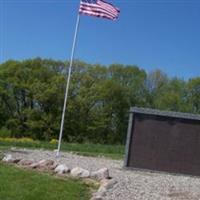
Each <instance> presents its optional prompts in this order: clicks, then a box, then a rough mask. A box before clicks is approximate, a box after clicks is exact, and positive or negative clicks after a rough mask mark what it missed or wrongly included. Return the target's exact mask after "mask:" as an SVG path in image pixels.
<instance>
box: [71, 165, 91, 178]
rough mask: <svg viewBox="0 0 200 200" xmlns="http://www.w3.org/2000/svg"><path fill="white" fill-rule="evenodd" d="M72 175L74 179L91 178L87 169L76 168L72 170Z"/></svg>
mask: <svg viewBox="0 0 200 200" xmlns="http://www.w3.org/2000/svg"><path fill="white" fill-rule="evenodd" d="M71 175H72V176H74V177H81V178H88V177H89V176H90V172H89V171H88V170H86V169H83V168H80V167H76V168H73V169H72V170H71Z"/></svg>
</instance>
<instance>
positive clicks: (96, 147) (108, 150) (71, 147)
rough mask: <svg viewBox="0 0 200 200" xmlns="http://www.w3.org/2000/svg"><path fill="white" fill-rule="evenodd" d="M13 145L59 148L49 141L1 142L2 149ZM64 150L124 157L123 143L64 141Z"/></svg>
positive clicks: (113, 157)
mask: <svg viewBox="0 0 200 200" xmlns="http://www.w3.org/2000/svg"><path fill="white" fill-rule="evenodd" d="M11 147H20V148H32V149H38V148H42V149H49V150H53V149H56V148H57V145H55V144H50V143H48V142H41V141H37V142H29V143H24V142H23V143H22V142H14V143H10V142H2V141H1V142H0V150H1V149H8V148H11ZM61 150H62V151H69V152H74V153H77V154H79V155H84V156H104V157H107V158H112V159H123V155H124V146H123V145H102V144H75V143H65V142H63V143H62V147H61Z"/></svg>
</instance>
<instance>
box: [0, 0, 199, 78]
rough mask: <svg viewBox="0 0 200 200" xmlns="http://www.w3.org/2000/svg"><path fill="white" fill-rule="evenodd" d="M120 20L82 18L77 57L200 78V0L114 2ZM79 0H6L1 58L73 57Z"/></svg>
mask: <svg viewBox="0 0 200 200" xmlns="http://www.w3.org/2000/svg"><path fill="white" fill-rule="evenodd" d="M110 2H112V3H114V4H115V5H116V6H118V7H119V8H120V9H121V15H120V18H119V20H118V21H115V22H113V21H109V20H105V19H99V18H94V17H88V16H82V17H81V23H80V31H79V35H78V45H77V49H76V54H75V57H76V58H78V59H81V60H84V61H87V62H90V63H101V64H106V65H107V64H111V63H122V64H136V65H138V66H140V67H141V68H143V69H145V70H146V71H152V70H154V69H158V68H159V69H162V70H163V71H165V72H166V73H167V74H168V75H170V76H178V77H179V78H184V79H188V78H191V77H195V76H200V1H199V0H135V1H134V0H110ZM78 5H79V0H0V62H4V61H6V60H8V59H18V60H22V59H27V58H33V57H38V56H39V57H43V58H54V59H61V60H66V59H69V57H70V51H71V45H72V38H73V33H74V28H75V22H76V15H77V9H78Z"/></svg>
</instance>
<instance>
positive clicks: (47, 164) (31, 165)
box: [2, 154, 117, 200]
mask: <svg viewBox="0 0 200 200" xmlns="http://www.w3.org/2000/svg"><path fill="white" fill-rule="evenodd" d="M2 161H3V162H5V163H10V164H16V165H17V166H19V167H21V168H28V169H32V170H33V169H35V170H40V171H51V172H54V173H55V174H57V175H58V176H63V175H65V174H68V175H69V176H71V177H74V178H82V179H88V178H89V179H92V180H95V181H98V182H99V184H100V187H99V189H98V191H97V192H95V193H93V195H92V198H91V199H90V200H103V199H104V196H105V195H106V192H107V191H108V190H110V189H111V188H113V186H114V185H115V184H116V183H117V181H116V180H115V179H112V178H111V177H110V176H109V170H108V169H107V168H102V169H99V170H98V171H93V172H90V171H88V170H86V169H83V168H80V167H75V168H72V169H70V168H69V167H68V166H67V165H65V164H58V163H56V162H55V161H53V160H40V161H38V162H35V161H34V160H32V159H18V158H17V159H16V158H15V159H14V158H13V157H12V155H11V154H5V156H4V158H3V159H2Z"/></svg>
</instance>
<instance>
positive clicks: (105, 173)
mask: <svg viewBox="0 0 200 200" xmlns="http://www.w3.org/2000/svg"><path fill="white" fill-rule="evenodd" d="M90 177H91V178H95V179H97V180H102V179H108V178H109V170H108V169H107V168H102V169H100V170H98V171H95V172H92V173H91V175H90Z"/></svg>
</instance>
